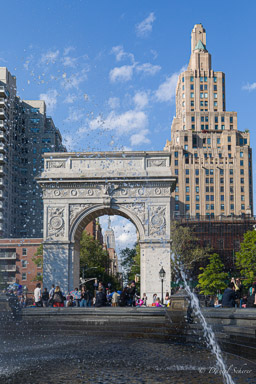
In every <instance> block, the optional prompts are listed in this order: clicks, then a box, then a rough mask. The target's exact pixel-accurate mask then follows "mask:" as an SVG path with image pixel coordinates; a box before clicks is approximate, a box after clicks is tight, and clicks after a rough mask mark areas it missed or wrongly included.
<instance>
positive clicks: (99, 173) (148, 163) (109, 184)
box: [38, 152, 176, 302]
mask: <svg viewBox="0 0 256 384" xmlns="http://www.w3.org/2000/svg"><path fill="white" fill-rule="evenodd" d="M44 158H45V166H44V171H43V173H42V175H41V177H40V178H39V179H38V182H39V183H40V184H41V186H42V189H43V200H44V272H43V273H44V286H47V287H50V285H51V284H53V283H54V284H60V285H61V287H62V289H63V290H66V291H70V290H72V289H73V288H74V286H76V285H77V284H78V282H79V250H80V238H81V234H82V231H83V230H84V228H85V226H86V225H87V224H88V223H89V222H90V221H92V220H93V219H95V218H97V217H99V216H102V215H106V214H107V215H120V216H123V217H125V218H127V219H128V220H130V221H131V222H132V223H133V224H134V225H135V227H136V228H137V231H138V233H139V242H140V249H141V279H140V284H141V287H140V288H141V292H142V293H143V292H145V293H146V294H147V295H148V298H149V302H150V301H151V300H152V296H153V294H154V293H157V294H158V295H160V293H161V282H160V278H159V270H160V269H161V268H162V267H163V268H164V269H165V272H166V277H165V280H164V291H169V290H170V217H171V212H170V195H171V192H172V190H173V189H174V187H175V181H176V179H175V177H173V176H172V175H171V171H170V154H168V153H165V152H149V153H146V152H126V153H119V152H117V153H102V154H91V153H90V154H89V153H82V154H72V153H71V154H69V153H62V154H59V153H54V154H47V155H44Z"/></svg>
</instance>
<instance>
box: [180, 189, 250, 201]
mask: <svg viewBox="0 0 256 384" xmlns="http://www.w3.org/2000/svg"><path fill="white" fill-rule="evenodd" d="M186 192H187V193H188V191H186ZM208 192H209V191H208ZM222 192H223V191H222ZM229 198H230V201H234V195H230V197H229ZM205 200H206V201H214V195H205ZM224 200H225V197H224V195H220V201H224ZM175 201H179V195H175ZM186 201H190V195H186ZM196 201H200V195H196ZM241 201H245V196H244V195H241Z"/></svg>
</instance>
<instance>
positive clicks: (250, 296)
mask: <svg viewBox="0 0 256 384" xmlns="http://www.w3.org/2000/svg"><path fill="white" fill-rule="evenodd" d="M171 297H172V296H170V294H169V292H166V295H165V297H164V300H163V303H162V302H161V300H160V298H159V297H158V296H157V294H156V293H155V294H154V295H153V298H152V302H153V303H152V304H151V306H152V307H169V306H170V304H171ZM34 303H35V306H36V307H96V308H97V307H104V306H113V307H117V306H120V307H147V306H148V298H147V295H146V293H143V294H142V295H141V296H139V295H138V294H137V289H136V284H135V281H132V282H131V283H130V284H129V285H127V286H126V287H125V288H124V289H123V290H122V291H116V290H112V291H111V290H110V289H109V288H105V287H104V285H103V283H102V282H99V284H98V286H97V290H96V291H95V293H94V294H92V293H91V292H90V291H89V290H88V289H87V288H86V287H85V286H82V288H81V290H80V289H78V288H75V290H73V291H71V292H69V293H67V294H64V293H62V291H61V289H60V287H59V286H56V287H55V286H54V285H52V287H51V289H50V291H49V292H48V290H47V288H44V290H43V292H41V284H40V283H38V284H37V286H36V288H35V290H34ZM207 306H209V307H215V308H219V307H223V308H232V307H237V308H253V307H255V308H256V279H255V281H254V283H253V284H252V286H251V288H250V289H249V291H248V292H245V289H244V287H243V285H242V282H241V280H240V279H239V278H237V279H234V278H232V279H231V281H230V283H229V284H228V287H227V288H226V289H225V290H224V292H223V294H222V293H221V292H218V293H217V294H216V295H215V296H210V297H209V300H208V301H207Z"/></svg>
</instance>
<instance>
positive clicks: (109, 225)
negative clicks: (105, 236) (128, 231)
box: [108, 216, 111, 229]
mask: <svg viewBox="0 0 256 384" xmlns="http://www.w3.org/2000/svg"><path fill="white" fill-rule="evenodd" d="M108 229H111V219H110V216H109V217H108Z"/></svg>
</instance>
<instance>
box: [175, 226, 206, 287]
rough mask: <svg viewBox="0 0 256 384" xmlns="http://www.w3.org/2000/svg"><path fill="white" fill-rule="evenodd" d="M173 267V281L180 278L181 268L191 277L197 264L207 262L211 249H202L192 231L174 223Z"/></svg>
mask: <svg viewBox="0 0 256 384" xmlns="http://www.w3.org/2000/svg"><path fill="white" fill-rule="evenodd" d="M171 240H172V242H171V253H172V255H171V266H172V280H176V279H178V278H179V277H180V272H179V271H180V268H182V269H183V271H184V272H185V273H186V275H187V276H188V277H191V275H192V272H193V269H194V266H195V264H196V263H199V262H202V260H206V259H207V258H208V256H209V252H210V249H209V248H208V247H205V248H202V247H201V246H200V245H199V242H198V239H197V237H196V235H195V233H194V231H193V230H192V229H191V227H185V226H182V225H179V224H178V223H176V222H174V223H173V225H172V227H171Z"/></svg>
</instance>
